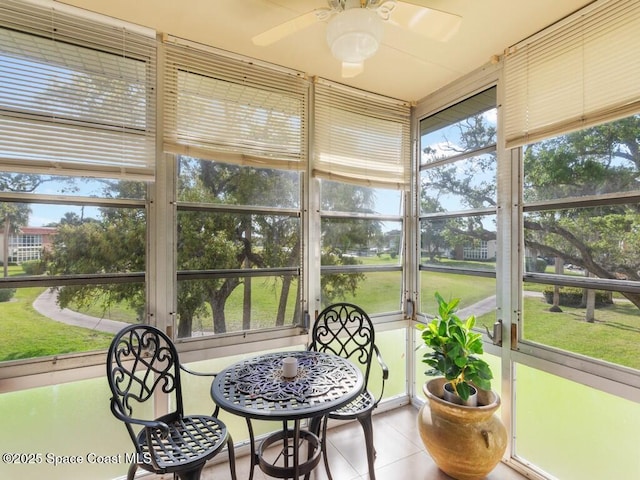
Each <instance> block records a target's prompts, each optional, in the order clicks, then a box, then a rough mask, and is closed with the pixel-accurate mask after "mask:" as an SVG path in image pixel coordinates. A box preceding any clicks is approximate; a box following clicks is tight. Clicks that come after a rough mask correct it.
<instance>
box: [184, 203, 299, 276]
mask: <svg viewBox="0 0 640 480" xmlns="http://www.w3.org/2000/svg"><path fill="white" fill-rule="evenodd" d="M177 263H178V269H179V270H207V269H237V268H276V267H298V266H300V219H298V218H294V217H289V216H278V215H243V214H233V213H218V212H211V211H204V212H191V211H188V212H185V211H180V212H178V261H177Z"/></svg>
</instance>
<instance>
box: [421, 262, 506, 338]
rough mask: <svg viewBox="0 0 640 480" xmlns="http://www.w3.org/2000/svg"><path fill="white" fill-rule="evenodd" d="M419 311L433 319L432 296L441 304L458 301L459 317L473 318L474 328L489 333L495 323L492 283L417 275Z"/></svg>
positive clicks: (462, 277)
mask: <svg viewBox="0 0 640 480" xmlns="http://www.w3.org/2000/svg"><path fill="white" fill-rule="evenodd" d="M420 286H421V288H420V311H421V312H423V313H425V314H427V315H429V316H434V315H435V314H436V313H437V311H438V310H437V308H438V307H437V302H436V300H435V293H436V292H438V293H439V294H440V295H442V297H443V298H444V299H445V300H449V299H452V298H459V299H460V304H459V307H458V308H459V310H458V315H459V316H461V317H462V316H465V318H466V317H467V316H469V315H471V314H473V315H475V316H476V322H477V325H478V327H481V328H483V329H484V327H485V326H487V327H489V329H491V326H492V325H493V322H495V311H496V280H495V278H488V277H477V276H474V275H460V274H453V273H443V272H426V271H423V272H420Z"/></svg>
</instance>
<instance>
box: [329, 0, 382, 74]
mask: <svg viewBox="0 0 640 480" xmlns="http://www.w3.org/2000/svg"><path fill="white" fill-rule="evenodd" d="M382 31H383V25H382V20H381V19H380V18H379V17H378V15H377V13H376V12H374V11H372V10H370V9H368V8H349V9H347V10H345V11H343V12H340V13H338V14H337V15H335V16H334V17H333V18H332V19H331V20H330V21H329V24H328V25H327V43H328V44H329V48H330V49H331V53H332V54H333V56H334V57H335V58H337V59H338V60H340V61H341V62H343V63H348V64H361V63H362V62H363V61H364V60H366V59H367V58H369V57H371V56H372V55H374V54H375V53H376V52H377V51H378V47H379V46H380V41H381V39H382Z"/></svg>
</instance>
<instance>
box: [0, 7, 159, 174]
mask: <svg viewBox="0 0 640 480" xmlns="http://www.w3.org/2000/svg"><path fill="white" fill-rule="evenodd" d="M72 10H73V9H70V8H69V7H66V6H57V5H54V4H53V3H43V2H39V3H38V4H31V3H25V2H24V1H13V0H3V2H2V4H0V168H3V169H7V170H12V171H25V170H28V171H31V172H34V171H35V172H41V173H50V172H51V171H55V172H56V173H59V174H81V175H89V176H109V177H124V178H130V177H136V178H153V175H154V165H155V78H156V77H155V69H156V67H155V45H156V40H155V35H152V34H151V33H152V32H147V31H142V29H139V28H137V27H136V29H132V28H128V27H125V26H118V25H115V24H114V23H113V22H112V21H110V22H108V23H101V22H100V21H97V20H96V19H95V16H94V17H92V18H86V17H83V16H78V15H75V14H73V13H70V11H72Z"/></svg>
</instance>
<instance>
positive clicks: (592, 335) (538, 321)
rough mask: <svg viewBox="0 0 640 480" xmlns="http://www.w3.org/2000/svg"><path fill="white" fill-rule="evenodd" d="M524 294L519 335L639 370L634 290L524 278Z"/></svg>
mask: <svg viewBox="0 0 640 480" xmlns="http://www.w3.org/2000/svg"><path fill="white" fill-rule="evenodd" d="M523 295H524V308H523V314H522V318H523V328H522V332H521V337H522V339H523V340H528V341H531V342H536V343H540V344H543V345H548V346H552V347H555V348H558V349H560V350H564V351H568V352H573V353H578V354H581V355H587V356H589V357H593V358H597V359H599V360H605V361H607V362H610V363H616V364H619V365H624V366H627V367H631V368H635V369H640V357H638V355H637V346H638V344H639V343H640V309H639V307H638V306H637V305H636V304H635V303H634V302H635V301H637V300H636V297H637V295H636V294H632V293H623V292H618V291H616V292H608V291H604V290H587V289H582V288H577V287H559V286H554V285H541V284H534V283H529V282H527V283H525V284H524V292H523ZM603 339H606V341H603Z"/></svg>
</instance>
